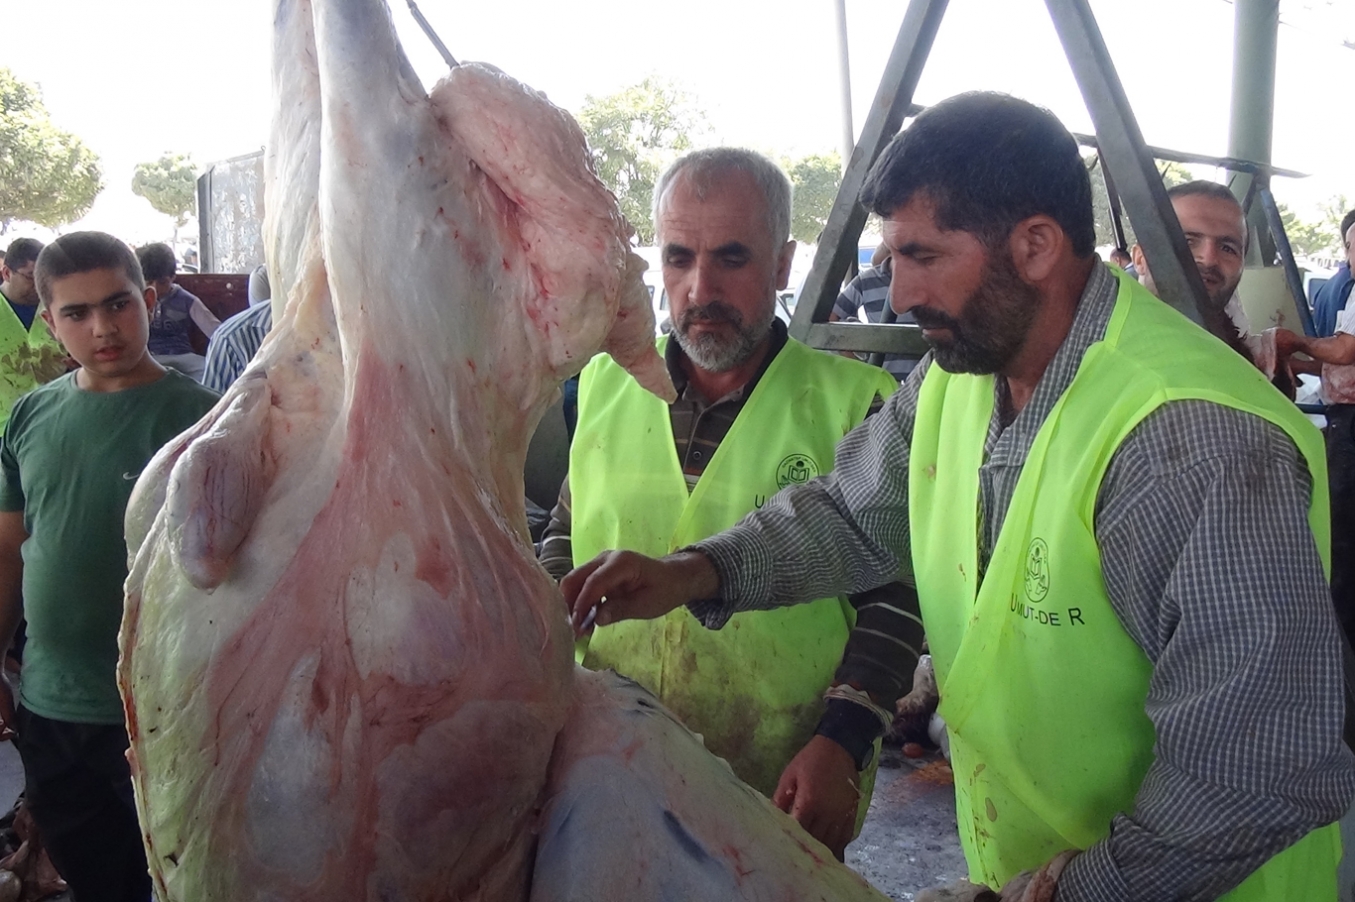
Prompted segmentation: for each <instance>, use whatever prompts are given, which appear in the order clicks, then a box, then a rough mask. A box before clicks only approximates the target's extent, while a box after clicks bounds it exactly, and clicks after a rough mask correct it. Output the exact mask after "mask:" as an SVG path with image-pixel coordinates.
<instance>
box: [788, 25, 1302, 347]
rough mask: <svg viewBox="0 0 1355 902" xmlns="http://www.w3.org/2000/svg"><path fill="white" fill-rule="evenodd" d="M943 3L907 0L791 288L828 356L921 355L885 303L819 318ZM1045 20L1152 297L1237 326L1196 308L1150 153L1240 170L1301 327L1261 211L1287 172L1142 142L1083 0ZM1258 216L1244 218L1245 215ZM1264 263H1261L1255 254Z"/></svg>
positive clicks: (1199, 287)
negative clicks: (836, 319) (810, 253)
mask: <svg viewBox="0 0 1355 902" xmlns="http://www.w3.org/2000/svg"><path fill="white" fill-rule="evenodd" d="M947 5H948V0H911V2H910V3H909V5H908V9H907V11H906V12H905V13H904V17H903V23H902V25H901V26H900V28H899V34H898V37H897V38H896V40H895V42H894V48H893V51H892V52H891V54H890V56H889V60H888V62H887V63H886V65H885V70H884V74H883V76H882V77H881V80H880V87H879V89H878V90H877V92H876V95H875V101H874V103H873V104H872V105H871V108H870V112H869V113H868V115H867V116H866V119H865V122H864V123H863V125H862V129H861V137H860V139H859V140H858V141H857V143H856V147H855V150H854V151H853V152H852V155H851V159H850V161H849V162H848V164H847V167H846V170H845V171H844V173H843V177H842V184H841V187H840V188H839V190H838V195H837V198H836V199H835V200H834V202H833V207H832V210H831V211H830V213H829V215H828V221H827V224H826V225H825V226H824V229H823V234H822V235H821V237H820V239H819V250H818V253H817V254H816V255H815V257H814V263H813V267H812V268H811V270H810V272H809V275H808V276H807V277H806V279H805V282H804V286H803V288H802V290H801V293H800V303H799V305H798V306H797V307H796V310H795V314H794V317H793V318H792V320H791V327H790V331H791V334H792V335H794V336H795V337H796V338H798V339H799V340H801V341H803V342H805V343H806V344H808V345H810V346H811V347H815V348H821V349H824V350H831V351H855V352H859V353H868V354H872V355H882V354H885V353H890V354H904V355H909V356H921V355H922V354H924V353H925V352H926V351H927V344H926V342H925V341H924V340H923V338H922V335H921V332H920V331H919V330H918V329H917V328H916V327H915V326H909V325H901V324H894V323H893V322H892V316H891V314H892V311H891V310H889V308H888V307H886V309H885V317H886V319H885V321H884V322H881V323H830V322H829V321H828V320H829V314H830V313H831V311H832V308H833V304H834V302H835V301H836V300H837V296H838V293H839V290H840V286H841V285H842V282H843V278H844V276H845V275H846V274H847V272H848V269H849V267H851V266H852V264H853V263H854V262H855V260H856V254H857V242H858V240H859V239H860V236H861V231H862V229H863V228H864V226H865V222H866V215H867V214H866V210H865V209H864V208H863V207H862V206H861V205H860V204H859V203H858V202H857V198H858V196H859V195H860V193H861V187H862V185H863V184H864V182H865V179H866V175H867V173H869V172H870V169H871V166H873V165H874V163H875V160H876V159H877V158H878V157H879V155H880V153H881V152H882V151H883V150H884V148H885V146H886V145H887V144H888V143H889V141H890V140H891V139H892V138H893V137H894V135H896V134H897V133H898V132H899V130H900V128H902V126H903V122H904V120H905V118H907V117H908V116H911V115H915V114H916V113H917V112H918V111H919V110H920V109H921V108H920V107H918V106H916V105H915V104H914V103H913V95H914V92H915V90H916V88H917V83H918V80H919V78H920V77H921V75H922V70H923V68H924V66H925V65H926V62H927V58H928V56H929V55H930V53H931V48H932V44H933V43H934V41H935V39H936V34H937V31H938V29H939V28H940V26H941V20H942V18H943V17H944V15H945V12H946V8H947ZM1045 5H1046V7H1047V8H1048V10H1049V15H1050V18H1051V19H1052V20H1053V23H1054V28H1055V30H1056V32H1057V33H1058V36H1059V40H1060V41H1061V43H1062V44H1063V48H1064V52H1065V54H1066V55H1067V58H1068V62H1069V65H1070V67H1071V68H1072V71H1073V76H1074V78H1075V79H1076V81H1077V84H1078V87H1079V88H1080V89H1081V91H1082V97H1083V101H1084V102H1085V103H1086V105H1087V110H1088V112H1089V113H1090V114H1091V118H1092V123H1093V125H1094V127H1095V129H1096V134H1095V136H1086V135H1079V136H1077V137H1078V139H1079V141H1080V142H1081V143H1083V144H1084V145H1089V146H1094V147H1096V148H1097V151H1098V153H1099V155H1100V161H1101V165H1102V167H1103V169H1104V172H1105V174H1106V183H1107V186H1108V187H1109V189H1110V197H1111V203H1112V209H1113V211H1114V213H1113V218H1114V219H1115V220H1116V227H1117V235H1118V234H1120V233H1121V232H1122V228H1120V223H1119V217H1120V212H1121V210H1123V212H1124V214H1125V215H1127V216H1128V217H1129V221H1130V223H1131V224H1132V225H1133V227H1134V232H1135V234H1136V235H1137V237H1138V241H1139V243H1140V244H1141V245H1142V246H1143V251H1144V254H1145V255H1146V256H1147V257H1148V258H1149V259H1150V260H1152V261H1153V279H1154V282H1155V283H1156V287H1157V290H1158V293H1159V295H1160V296H1161V297H1162V299H1163V300H1164V301H1166V302H1167V303H1169V304H1171V305H1172V306H1173V307H1176V308H1177V309H1178V310H1180V311H1181V312H1182V313H1184V314H1185V315H1186V316H1188V317H1190V318H1191V319H1192V320H1194V321H1195V322H1198V323H1200V324H1201V325H1203V326H1204V327H1205V328H1207V329H1209V331H1211V332H1213V333H1214V334H1215V335H1217V336H1219V337H1220V338H1222V339H1223V340H1224V341H1226V342H1228V343H1229V344H1233V345H1235V344H1236V332H1235V330H1234V328H1233V326H1232V324H1231V322H1229V320H1228V318H1227V316H1226V315H1225V314H1224V312H1223V311H1222V310H1217V309H1213V308H1212V307H1211V306H1210V305H1209V304H1208V303H1206V293H1205V289H1204V283H1203V282H1202V281H1201V280H1200V275H1199V272H1198V271H1197V269H1196V267H1195V262H1194V260H1193V258H1192V256H1191V253H1190V249H1189V248H1188V247H1187V245H1186V239H1185V235H1184V234H1182V232H1181V226H1180V223H1179V222H1178V221H1177V219H1176V213H1175V212H1174V211H1173V209H1172V206H1171V202H1170V200H1169V199H1168V198H1167V190H1166V188H1165V186H1164V185H1163V183H1162V178H1161V176H1160V175H1159V173H1158V170H1157V165H1156V162H1155V160H1157V159H1166V160H1173V159H1175V160H1183V161H1187V162H1209V163H1213V164H1215V165H1220V166H1224V167H1226V168H1228V169H1229V170H1231V171H1234V172H1240V173H1245V174H1246V175H1247V176H1248V181H1249V183H1250V184H1249V187H1248V192H1247V197H1246V199H1245V200H1244V206H1245V207H1246V208H1247V209H1249V210H1250V209H1251V206H1252V204H1251V199H1252V197H1253V196H1256V197H1258V198H1259V199H1260V202H1261V206H1262V207H1263V208H1267V209H1266V211H1265V212H1266V215H1265V220H1264V224H1265V225H1267V226H1269V228H1268V229H1267V231H1268V232H1269V233H1270V234H1269V235H1267V236H1265V237H1266V238H1269V239H1271V241H1272V242H1273V246H1274V247H1275V249H1276V250H1277V251H1278V253H1279V256H1280V258H1281V260H1282V261H1283V264H1284V266H1285V269H1286V275H1287V280H1288V282H1289V284H1290V289H1291V292H1294V293H1295V298H1294V300H1295V304H1296V306H1297V307H1298V310H1299V318H1300V322H1302V323H1303V324H1304V328H1305V330H1307V329H1310V328H1311V317H1310V315H1309V312H1308V308H1307V301H1306V299H1305V298H1304V296H1303V291H1302V287H1301V284H1300V283H1299V282H1298V281H1297V280H1298V270H1297V267H1296V266H1295V265H1294V262H1293V255H1292V253H1290V252H1289V250H1288V246H1289V243H1288V241H1287V240H1286V238H1285V236H1284V230H1283V227H1282V226H1281V225H1280V224H1279V217H1278V212H1276V213H1275V215H1270V210H1271V209H1273V208H1274V198H1273V197H1271V196H1270V192H1269V190H1268V189H1269V177H1270V175H1271V174H1272V173H1274V174H1281V175H1287V176H1298V175H1300V174H1299V173H1291V172H1288V171H1283V170H1276V169H1274V168H1273V167H1271V166H1270V165H1269V163H1267V162H1254V161H1251V160H1245V159H1238V158H1233V157H1227V158H1216V157H1205V156H1202V155H1198V154H1182V153H1179V152H1177V151H1167V150H1163V149H1161V148H1150V147H1148V146H1147V145H1146V144H1145V142H1144V140H1143V134H1142V132H1141V131H1140V130H1139V126H1138V122H1137V120H1136V119H1135V118H1134V112H1133V110H1132V109H1131V107H1130V105H1129V99H1128V97H1127V96H1126V95H1125V92H1124V87H1123V85H1122V84H1121V83H1120V79H1119V76H1118V74H1117V73H1116V70H1115V65H1114V63H1113V62H1112V61H1111V58H1110V53H1109V51H1108V50H1107V49H1106V44H1105V41H1104V39H1103V38H1102V36H1101V31H1100V28H1099V27H1098V26H1097V24H1096V19H1095V17H1094V16H1093V15H1092V12H1091V8H1090V6H1089V5H1088V2H1087V0H1046V4H1045ZM1256 219H1259V217H1256V218H1254V220H1253V221H1256ZM1266 259H1267V262H1268V261H1269V260H1270V259H1271V257H1270V256H1269V255H1267V257H1266Z"/></svg>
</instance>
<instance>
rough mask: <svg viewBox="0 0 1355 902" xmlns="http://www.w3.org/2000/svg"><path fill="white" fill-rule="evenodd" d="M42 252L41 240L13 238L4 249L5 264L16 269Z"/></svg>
mask: <svg viewBox="0 0 1355 902" xmlns="http://www.w3.org/2000/svg"><path fill="white" fill-rule="evenodd" d="M40 253H42V242H41V241H39V240H38V239H36V238H15V239H14V240H13V241H11V242H10V243H9V247H8V248H6V250H5V265H6V266H8V267H9V268H10V269H18V268H19V267H20V266H26V265H28V264H29V263H32V262H33V261H34V260H36V259H38V254H40Z"/></svg>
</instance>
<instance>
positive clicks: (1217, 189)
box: [1167, 179, 1242, 211]
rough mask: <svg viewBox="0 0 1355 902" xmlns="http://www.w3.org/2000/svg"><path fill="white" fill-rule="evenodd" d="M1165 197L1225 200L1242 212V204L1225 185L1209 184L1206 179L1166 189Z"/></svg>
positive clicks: (1173, 198)
mask: <svg viewBox="0 0 1355 902" xmlns="http://www.w3.org/2000/svg"><path fill="white" fill-rule="evenodd" d="M1167 197H1169V198H1170V199H1172V200H1176V199H1177V198H1178V197H1212V198H1214V200H1226V201H1228V202H1229V203H1230V204H1232V205H1233V206H1235V207H1237V209H1238V210H1239V211H1241V210H1242V202H1241V201H1239V200H1238V199H1237V197H1236V195H1234V194H1233V192H1231V191H1229V190H1228V186H1227V185H1220V184H1219V183H1218V182H1211V181H1208V180H1206V179H1196V180H1195V181H1193V182H1186V183H1185V184H1184V185H1174V186H1172V187H1171V188H1168V189H1167Z"/></svg>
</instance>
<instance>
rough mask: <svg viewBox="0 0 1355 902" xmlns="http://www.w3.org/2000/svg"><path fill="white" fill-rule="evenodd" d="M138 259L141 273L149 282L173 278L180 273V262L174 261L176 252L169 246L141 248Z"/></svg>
mask: <svg viewBox="0 0 1355 902" xmlns="http://www.w3.org/2000/svg"><path fill="white" fill-rule="evenodd" d="M136 258H137V259H138V260H140V261H141V272H142V273H143V274H144V275H145V277H146V281H147V282H154V281H155V280H156V279H169V278H172V277H173V276H174V274H175V273H176V272H178V271H179V261H178V260H176V259H174V250H173V248H171V247H170V246H169V245H168V244H160V243H157V244H147V245H144V246H142V247H139V248H137V249H136Z"/></svg>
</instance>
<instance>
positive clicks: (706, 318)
mask: <svg viewBox="0 0 1355 902" xmlns="http://www.w3.org/2000/svg"><path fill="white" fill-rule="evenodd" d="M692 323H730V324H731V325H734V326H742V325H743V314H742V313H740V312H739V310H738V308H737V307H734V306H732V305H730V304H726V303H725V302H724V301H711V302H710V303H709V304H701V305H699V306H693V307H688V308H687V309H686V310H684V311H682V322H681V323H680V324H679V325H681V326H682V328H684V329H685V328H687V327H688V326H690V325H691V324H692Z"/></svg>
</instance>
